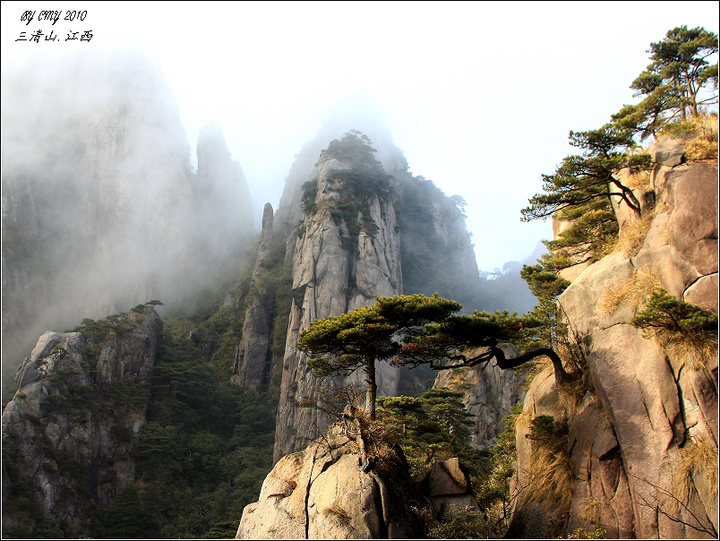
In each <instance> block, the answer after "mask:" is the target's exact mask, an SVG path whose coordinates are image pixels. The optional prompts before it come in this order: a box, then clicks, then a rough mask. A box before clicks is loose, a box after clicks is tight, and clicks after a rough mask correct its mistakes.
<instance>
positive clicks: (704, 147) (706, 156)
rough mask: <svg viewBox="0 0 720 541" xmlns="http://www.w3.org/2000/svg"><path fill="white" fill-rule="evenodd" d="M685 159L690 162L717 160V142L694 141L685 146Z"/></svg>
mask: <svg viewBox="0 0 720 541" xmlns="http://www.w3.org/2000/svg"><path fill="white" fill-rule="evenodd" d="M685 157H686V158H687V159H688V160H690V161H699V160H712V159H717V157H718V143H717V141H706V140H704V139H693V140H692V141H690V142H688V143H687V144H686V145H685Z"/></svg>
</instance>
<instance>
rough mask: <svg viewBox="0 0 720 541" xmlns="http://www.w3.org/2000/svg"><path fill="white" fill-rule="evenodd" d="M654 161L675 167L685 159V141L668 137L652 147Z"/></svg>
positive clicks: (651, 153) (651, 152)
mask: <svg viewBox="0 0 720 541" xmlns="http://www.w3.org/2000/svg"><path fill="white" fill-rule="evenodd" d="M649 150H650V155H651V156H652V161H653V162H654V163H657V164H661V165H667V166H670V167H675V166H676V165H680V164H681V163H683V161H684V159H685V141H683V140H681V139H673V138H670V137H666V138H665V139H661V140H660V141H658V142H657V143H655V144H653V145H652V146H651V147H650V149H649Z"/></svg>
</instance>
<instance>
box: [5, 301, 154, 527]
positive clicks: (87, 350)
mask: <svg viewBox="0 0 720 541" xmlns="http://www.w3.org/2000/svg"><path fill="white" fill-rule="evenodd" d="M121 323H122V325H124V327H123V329H122V330H121V329H120V327H117V328H116V329H113V330H108V331H107V333H106V335H105V336H104V337H102V339H99V340H98V337H97V336H92V337H91V336H90V335H88V336H86V335H85V334H83V333H82V332H68V333H57V332H48V333H46V334H44V335H43V336H42V337H40V339H39V340H38V343H37V345H36V347H35V348H34V349H33V351H32V353H31V355H30V357H29V358H26V359H25V361H24V362H23V364H22V365H21V366H20V368H19V369H18V382H19V384H20V386H19V388H18V390H17V392H16V393H15V396H14V397H13V399H12V400H11V401H10V402H9V403H8V404H7V406H6V407H5V410H4V411H3V415H2V440H3V452H4V453H5V454H4V457H5V459H6V460H7V461H8V463H6V464H5V465H7V468H8V469H7V471H8V472H11V473H10V474H9V475H6V476H3V525H4V526H8V525H9V526H12V525H17V524H18V520H19V519H18V516H19V515H18V512H19V511H22V509H18V508H17V507H15V504H16V500H15V497H16V496H17V495H18V494H24V495H28V494H29V495H31V496H32V498H33V499H34V501H35V502H37V504H38V505H39V506H40V508H41V511H42V514H43V515H44V516H45V517H47V516H49V515H50V514H51V513H52V514H53V515H54V517H56V518H57V520H58V521H59V522H60V523H61V524H64V527H65V528H64V529H67V531H69V532H72V533H73V534H74V535H77V536H82V535H83V534H84V532H83V530H82V523H83V520H82V519H83V516H84V514H85V513H87V512H89V509H90V507H89V506H90V505H91V504H96V505H99V506H101V507H106V506H109V505H110V504H111V503H112V501H113V499H114V498H115V496H116V495H117V494H118V493H119V492H120V491H121V490H122V489H123V488H124V487H125V486H127V485H128V483H130V482H132V481H133V479H134V476H135V464H134V461H133V459H132V458H131V456H130V451H131V450H132V448H133V445H134V444H135V443H136V442H137V438H138V434H139V432H140V429H141V428H142V427H143V425H144V424H145V412H146V408H147V403H148V400H149V398H150V396H149V377H150V375H151V373H152V368H153V366H154V364H155V350H156V345H157V340H158V335H159V333H160V330H161V329H162V322H161V321H160V318H159V317H158V315H157V313H156V312H155V310H153V309H152V308H150V307H142V308H138V309H135V310H133V311H131V312H130V313H129V315H128V316H127V319H126V320H123V321H121ZM30 374H32V376H29V375H30ZM25 505H27V504H25Z"/></svg>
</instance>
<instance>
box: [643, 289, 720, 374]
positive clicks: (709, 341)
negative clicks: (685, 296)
mask: <svg viewBox="0 0 720 541" xmlns="http://www.w3.org/2000/svg"><path fill="white" fill-rule="evenodd" d="M632 324H633V325H634V326H635V327H637V328H638V329H641V330H643V332H644V335H645V337H646V338H652V337H654V338H655V339H657V340H658V341H659V342H660V344H661V345H662V346H663V347H665V348H666V349H669V350H670V352H674V353H678V354H681V355H683V356H685V357H686V358H688V360H689V361H690V364H691V366H693V367H694V368H696V369H697V368H699V367H700V366H702V365H704V364H705V360H707V359H708V358H709V357H710V356H712V355H714V354H716V352H717V325H718V316H716V315H715V314H711V313H710V312H706V311H705V310H703V309H702V308H700V307H699V306H695V305H692V304H689V303H687V302H684V301H681V300H678V299H676V298H675V297H673V296H672V295H670V294H669V293H668V292H667V291H665V290H664V289H660V290H659V291H654V292H653V294H652V296H651V297H650V301H649V302H648V305H647V307H646V308H645V309H644V310H643V311H641V312H639V313H638V314H637V315H636V316H635V317H634V318H633V320H632Z"/></svg>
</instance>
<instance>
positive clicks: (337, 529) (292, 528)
mask: <svg viewBox="0 0 720 541" xmlns="http://www.w3.org/2000/svg"><path fill="white" fill-rule="evenodd" d="M366 429H367V427H366V426H364V425H362V427H361V424H358V421H357V420H355V419H351V420H347V419H346V420H345V421H344V422H338V423H335V424H333V425H332V426H331V427H330V428H329V430H328V433H327V435H326V436H324V437H323V438H322V439H318V441H316V442H313V443H312V444H311V445H309V446H308V447H307V448H306V449H304V450H302V451H297V452H295V453H292V454H289V455H287V456H284V457H283V458H282V459H281V460H280V461H279V462H278V463H277V464H276V465H275V467H274V468H273V470H272V471H271V472H270V473H269V474H268V476H267V478H266V479H265V482H264V483H263V486H262V490H261V492H260V498H259V501H257V502H255V503H251V504H250V505H248V506H247V507H245V510H244V511H243V515H242V519H241V521H240V525H239V527H238V531H237V535H236V539H398V538H413V537H415V538H418V537H420V536H422V535H423V523H422V521H421V520H420V517H419V514H418V513H417V510H418V509H419V507H420V505H421V503H420V501H419V499H418V497H417V495H416V491H415V487H414V485H413V483H412V480H411V479H410V475H409V473H408V468H407V463H406V462H405V458H404V455H403V454H402V450H400V449H399V447H397V445H393V444H392V443H390V442H383V441H381V440H377V439H373V438H371V437H369V436H368V433H367V432H366Z"/></svg>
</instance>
